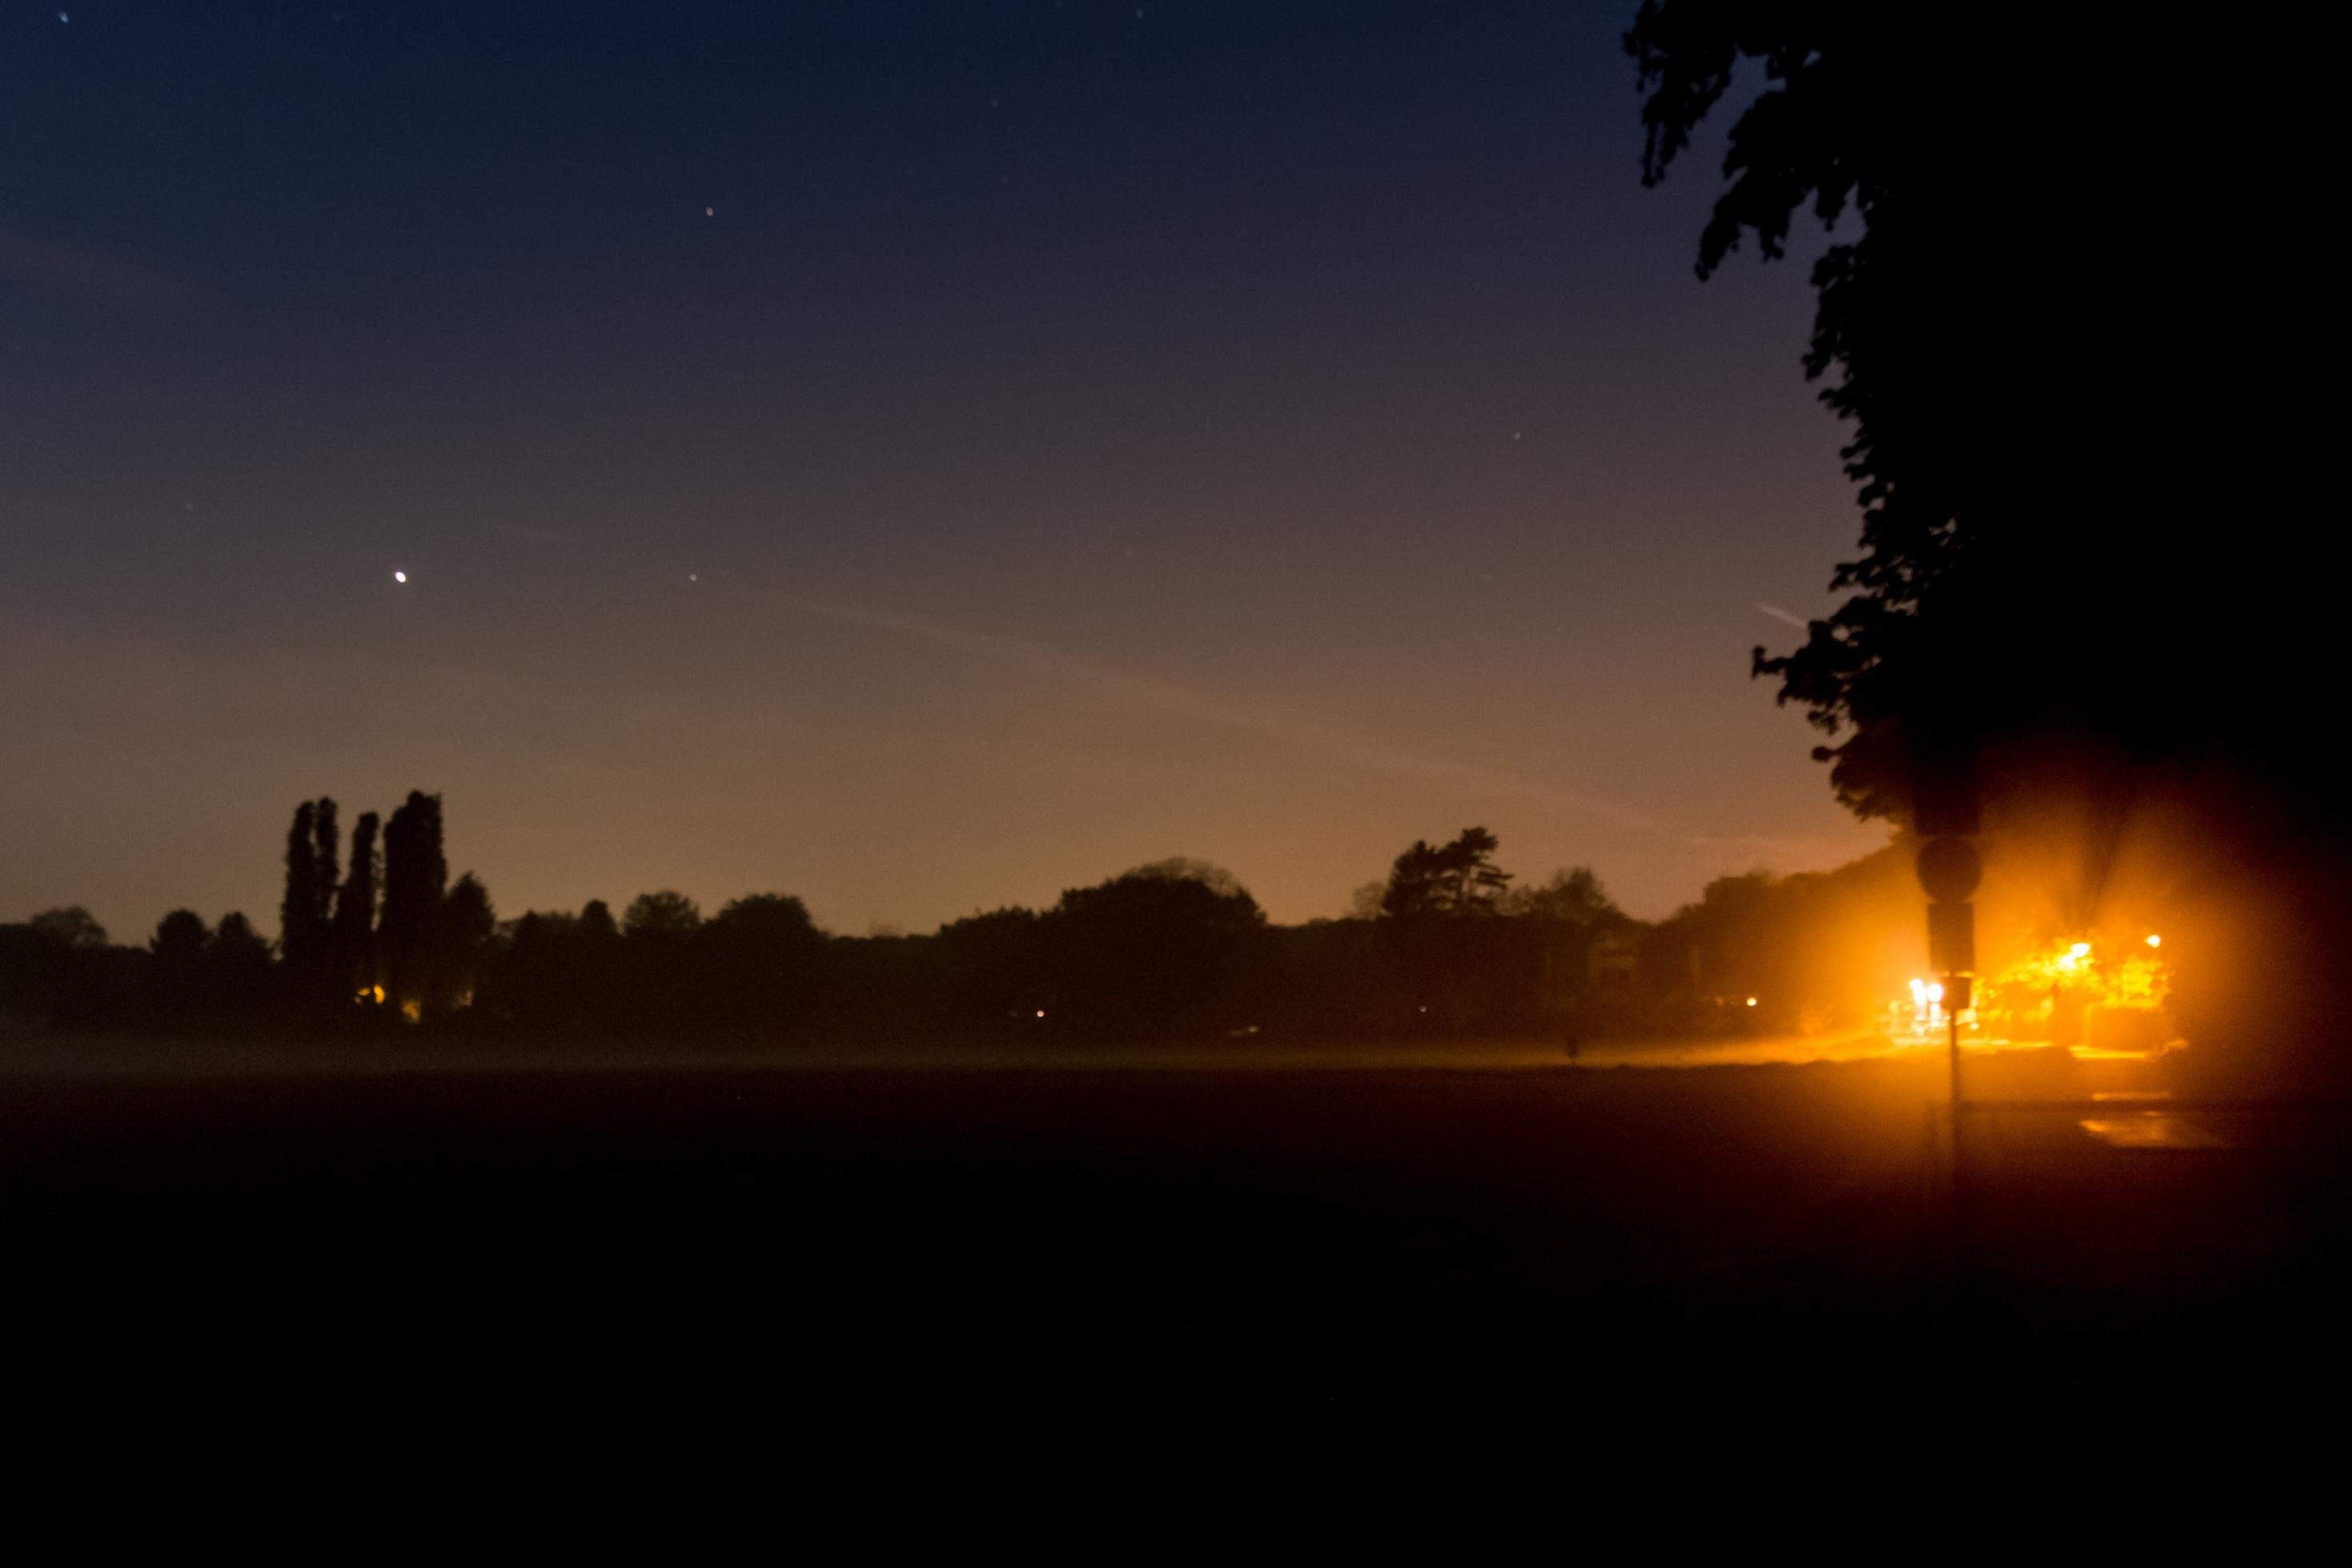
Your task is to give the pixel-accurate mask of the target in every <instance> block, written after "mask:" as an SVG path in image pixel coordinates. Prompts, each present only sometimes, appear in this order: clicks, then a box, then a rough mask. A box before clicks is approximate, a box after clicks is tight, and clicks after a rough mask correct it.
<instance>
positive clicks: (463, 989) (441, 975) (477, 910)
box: [426, 872, 499, 1011]
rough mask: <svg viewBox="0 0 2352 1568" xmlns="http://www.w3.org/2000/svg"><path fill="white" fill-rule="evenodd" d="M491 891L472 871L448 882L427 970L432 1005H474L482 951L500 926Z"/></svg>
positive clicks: (437, 913)
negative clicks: (447, 889) (429, 978)
mask: <svg viewBox="0 0 2352 1568" xmlns="http://www.w3.org/2000/svg"><path fill="white" fill-rule="evenodd" d="M498 924H499V922H498V913H497V911H496V910H495V909H493V908H492V907H491V904H490V894H489V890H488V888H485V887H484V886H483V885H482V883H481V880H480V879H479V878H478V877H477V876H475V875H474V873H472V872H467V873H465V874H464V875H463V876H461V877H459V878H458V879H457V881H456V882H454V883H450V884H449V891H448V892H447V893H446V894H443V895H442V897H441V902H440V904H439V905H438V906H437V907H436V909H435V910H434V912H433V922H432V929H431V939H430V951H429V953H428V955H427V957H426V970H427V973H428V974H429V975H430V977H431V980H430V985H429V991H428V994H429V996H430V998H431V999H432V1002H433V1004H434V1005H435V1006H436V1008H438V1009H442V1010H445V1011H446V1010H450V1009H457V1008H463V1007H468V1006H471V1005H472V1003H473V999H474V990H475V988H476V986H477V985H478V984H479V982H480V979H481V965H482V956H483V951H484V949H485V948H487V947H488V946H489V941H490V935H491V933H492V932H494V931H496V930H497V929H498Z"/></svg>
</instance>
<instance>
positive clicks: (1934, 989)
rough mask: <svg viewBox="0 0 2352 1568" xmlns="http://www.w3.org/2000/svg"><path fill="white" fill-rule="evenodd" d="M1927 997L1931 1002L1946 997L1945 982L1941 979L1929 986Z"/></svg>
mask: <svg viewBox="0 0 2352 1568" xmlns="http://www.w3.org/2000/svg"><path fill="white" fill-rule="evenodd" d="M1927 999H1928V1000H1929V1001H1931V1002H1940V1001H1942V1000H1943V999H1944V983H1943V982H1942V981H1941V980H1938V981H1937V982H1936V983H1935V984H1934V985H1931V986H1929V987H1928V988H1927Z"/></svg>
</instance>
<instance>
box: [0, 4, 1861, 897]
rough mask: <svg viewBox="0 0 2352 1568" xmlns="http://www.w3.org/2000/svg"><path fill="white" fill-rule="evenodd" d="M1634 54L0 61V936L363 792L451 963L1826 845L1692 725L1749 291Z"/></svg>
mask: <svg viewBox="0 0 2352 1568" xmlns="http://www.w3.org/2000/svg"><path fill="white" fill-rule="evenodd" d="M1630 9H1631V7H1630V5H1573V4H1570V5H1559V4H1554V5H1482V6H1454V5H1381V4H1369V3H1366V0H1352V3H1348V4H1328V5H1327V4H1313V3H1308V4H1286V5H1265V4H1239V3H1236V4H1223V3H1217V0H1181V3H1179V0H1171V3H1169V4H1157V5H1155V4H1146V5H1140V6H1139V5H1134V4H1131V3H1130V4H1126V5H1096V4H1087V3H1081V0H1066V3H1065V4H1062V5H1056V4H1055V3H1054V0H1034V3H1032V0H1019V3H1009V4H1002V5H973V4H965V5H907V4H890V3H885V0H864V3H860V4H839V5H799V6H784V5H709V4H663V5H646V4H637V5H549V6H540V7H531V6H520V5H492V4H474V5H446V6H436V5H418V4H401V5H365V4H350V5H341V6H340V7H336V6H330V5H318V6H312V5H303V6H293V5H228V4H224V5H203V6H190V5H160V4H158V5H129V4H93V5H74V4H67V5H64V6H63V7H62V10H63V12H64V14H65V17H66V19H64V20H60V16H59V10H60V8H59V7H58V6H54V5H51V6H28V5H7V6H5V8H4V9H0V136H5V145H6V149H7V156H6V157H5V160H0V353H5V363H6V374H5V377H0V544H5V556H0V660H5V663H0V671H5V674H0V683H5V684H0V727H5V730H6V731H7V732H8V734H9V737H10V739H9V742H8V750H7V763H6V778H5V795H6V798H7V799H6V805H7V809H6V811H5V821H0V917H4V918H17V917H21V916H22V915H23V914H25V913H26V912H28V911H29V910H30V909H32V908H36V907H39V906H42V905H45V904H52V903H58V902H64V901H68V900H79V901H82V902H87V903H89V904H90V905H91V906H92V907H93V909H94V910H95V911H96V912H97V913H98V914H99V915H100V918H101V919H103V920H105V921H107V922H108V923H109V924H110V925H113V926H114V927H115V928H116V931H117V935H118V936H132V935H135V934H137V933H138V932H141V931H143V930H144V928H145V927H146V926H147V925H149V924H151V923H152V921H153V920H154V919H155V918H156V916H158V915H161V914H162V913H163V911H164V910H165V909H167V908H169V907H171V906H173V904H181V903H188V904H196V905H197V906H198V907H200V908H201V909H203V910H204V912H205V914H206V915H217V914H218V913H219V912H220V911H221V909H222V908H225V907H227V906H230V905H233V904H234V905H242V906H244V907H246V908H247V909H248V910H249V911H251V912H253V913H254V914H256V915H257V916H259V915H268V914H269V913H270V912H271V911H273V910H274V907H275V898H276V895H275V876H276V871H275V866H274V856H275V854H276V852H277V846H278V839H279V837H280V836H281V835H282V832H283V821H284V818H285V815H286V813H287V811H288V810H290V808H291V805H292V803H293V802H294V801H295V800H298V799H299V798H302V797H304V796H309V795H316V794H320V793H325V794H331V795H333V796H335V797H337V798H338V799H339V800H341V801H343V803H344V807H345V810H346V813H347V814H348V813H350V812H352V811H355V810H360V809H363V808H366V807H369V806H375V807H388V806H389V805H391V804H392V803H394V801H395V800H396V799H397V797H398V795H399V793H400V792H402V791H404V790H405V789H408V788H410V787H412V786H417V787H422V788H425V789H440V790H443V791H446V796H447V802H448V815H449V821H450V834H451V843H450V852H451V857H452V860H453V862H455V865H456V867H457V868H463V867H467V866H471V867H474V868H475V869H477V870H478V871H479V872H480V873H482V875H483V876H484V878H485V879H486V880H487V881H488V883H489V885H490V887H491V890H492V893H493V894H494V895H496V896H497V898H498V899H499V905H500V910H501V913H502V914H507V915H514V914H520V912H521V911H522V909H523V908H525V907H527V906H532V905H537V906H541V907H547V906H564V907H570V906H575V905H577V904H579V903H580V902H582V901H583V900H584V899H586V898H589V897H595V896H603V897H605V898H608V899H611V900H613V901H614V903H615V904H618V903H619V902H620V901H622V900H625V899H626V898H627V897H629V896H631V895H632V894H635V893H637V892H639V891H643V890H645V889H646V888H650V887H656V886H667V885H675V886H677V887H680V888H682V889H684V890H685V891H687V892H688V893H689V894H694V895H696V896H698V897H699V898H701V899H703V900H704V901H705V903H706V904H715V903H717V902H719V901H721V900H723V899H724V898H726V897H728V896H731V895H732V894H738V893H742V892H747V891H752V890H758V889H768V888H775V889H779V890H782V891H788V892H796V893H800V894H803V895H804V896H806V897H807V898H808V900H809V902H810V904H811V906H812V908H813V909H814V912H815V913H816V915H818V917H819V918H820V920H822V921H824V922H825V923H827V924H829V925H833V926H834V927H835V928H836V929H845V930H863V929H865V928H866V926H867V925H870V924H872V923H875V922H893V923H897V924H900V925H908V926H910V927H917V928H919V927H924V926H928V925H930V924H932V923H934V922H936V921H938V920H940V919H941V918H945V917H950V916H953V915H958V914H962V913H967V912H969V911H970V910H971V909H973V908H975V907H980V906H983V905H993V904H1000V903H1004V902H1015V901H1018V902H1032V903H1034V902H1041V901H1045V900H1049V899H1050V898H1051V897H1052V896H1054V894H1055V893H1056V892H1057V891H1058V890H1059V889H1060V888H1062V887H1064V886H1067V885H1071V884H1074V883H1081V882H1087V881H1093V880H1097V879H1099V878H1100V877H1102V876H1105V875H1108V874H1110V873H1115V872H1118V871H1119V870H1121V869H1124V868H1125V867H1127V866H1129V865H1131V864H1134V863H1136V862H1140V861H1144V860H1150V859H1156V858H1160V857H1162V856H1165V855H1169V854H1175V853H1184V854H1192V855H1197V856H1201V857H1203V858H1207V859H1211V860H1213V861H1217V862H1221V863H1223V864H1226V865H1228V866H1229V867H1231V869H1232V870H1234V872H1235V873H1237V874H1238V875H1240V876H1241V878H1242V879H1243V881H1244V883H1247V884H1248V885H1249V886H1250V887H1251V888H1252V889H1253V890H1254V891H1255V892H1256V893H1257V894H1259V896H1260V897H1261V899H1262V900H1264V902H1265V904H1267V906H1268V908H1269V910H1270V911H1271V912H1272V913H1273V914H1274V915H1276V917H1277V918H1285V919H1298V918H1304V917H1307V916H1308V915H1316V914H1328V913H1337V912H1338V911H1339V909H1340V908H1341V907H1342V906H1343V905H1344V904H1345V902H1346V899H1347V896H1348V893H1349V889H1350V888H1351V887H1352V886H1354V885H1355V884H1356V883H1360V882H1363V881H1366V880H1369V879H1370V878H1372V877H1374V876H1377V875H1379V874H1380V873H1381V872H1382V870H1383V869H1384V868H1385V865H1386V863H1387V861H1388V859H1389V858H1390V857H1391V856H1392V855H1393V854H1394V853H1395V852H1396V851H1397V850H1398V849H1399V848H1401V847H1402V845H1403V844H1404V843H1405V842H1407V841H1410V840H1412V839H1413V838H1416V837H1434V836H1438V835H1443V834H1450V833H1452V832H1453V831H1454V830H1456V829H1458V828H1460V827H1461V826H1463V825H1464V824H1465V823H1468V822H1474V821H1475V822H1483V823H1485V824H1486V825H1487V826H1490V827H1492V828H1494V829H1495V830H1496V831H1497V832H1498V833H1500V834H1501V835H1502V839H1503V844H1504V855H1503V859H1504V861H1505V863H1506V864H1507V865H1510V866H1512V867H1514V868H1515V869H1517V870H1519V871H1521V872H1522V873H1530V874H1541V873H1545V872H1548V871H1549V870H1550V869H1551V868H1552V867H1553V866H1555V865H1558V864H1563V863H1572V862H1589V863H1591V864H1592V865H1594V866H1595V867H1596V868H1597V869H1598V870H1599V871H1600V872H1601V875H1602V876H1603V878H1604V880H1605V881H1606V882H1607V883H1609V884H1610V885H1611V886H1612V889H1614V890H1616V891H1617V892H1618V893H1619V894H1620V895H1621V897H1622V899H1623V901H1624V902H1625V903H1626V904H1628V905H1629V906H1630V907H1632V908H1633V909H1634V910H1635V911H1636V912H1638V913H1644V914H1657V913H1662V912H1664V910H1665V909H1667V908H1669V907H1671V906H1672V905H1673V904H1675V903H1677V902H1680V901H1681V900H1683V899H1685V898H1687V897H1690V896H1694V895H1695V894H1696V892H1697V890H1698V888H1699V886H1700V885H1701V884H1702V883H1703V882H1704V881H1705V880H1706V877H1707V876H1709V875H1712V874H1715V873H1719V872H1724V871H1730V870H1743V869H1747V868H1748V867H1750V866H1753V865H1757V864H1769V865H1774V866H1777V867H1780V868H1781V869H1799V868H1801V867H1808V866H1816V865H1822V864H1826V863H1832V862H1836V861H1838V860H1842V859H1843V858H1845V857H1847V856H1848V855H1850V854H1852V853H1853V852H1856V851H1858V850H1859V849H1861V848H1864V847H1867V846H1868V845H1869V844H1870V843H1871V842H1873V841H1874V834H1873V833H1871V832H1869V831H1866V830H1864V829H1862V828H1860V827H1858V826H1855V825H1853V824H1852V823H1850V822H1848V821H1845V820H1844V819H1843V816H1842V815H1841V814H1840V813H1839V812H1838V810H1836V808H1835V807H1834V806H1833V804H1832V802H1831V801H1830V800H1829V797H1828V792H1827V789H1826V786H1825V784H1824V782H1823V780H1822V777H1821V773H1820V770H1819V769H1818V768H1816V767H1815V766H1814V765H1813V764H1811V762H1810V761H1808V760H1807V758H1806V756H1805V750H1806V747H1807V745H1808V744H1809V737H1808V732H1807V731H1806V730H1805V729H1804V727H1803V726H1802V724H1801V722H1800V721H1799V720H1798V719H1797V717H1796V716H1793V715H1791V714H1789V713H1786V712H1780V711H1776V710H1775V709H1774V708H1773V706H1772V705H1771V702H1770V695H1769V690H1768V689H1767V688H1765V687H1763V686H1760V685H1754V684H1752V683H1750V682H1748V680H1747V679H1746V668H1745V666H1746V656H1747V650H1748V647H1749V646H1750V645H1751V644H1752V643H1756V642H1758V641H1759V640H1761V641H1770V642H1774V643H1780V642H1782V641H1785V640H1786V639H1787V638H1788V637H1790V635H1792V632H1790V628H1788V627H1787V626H1785V625H1782V624H1780V623H1779V622H1776V621H1775V620H1774V619H1772V618H1771V617H1770V615H1769V613H1768V612H1767V611H1765V610H1762V609H1759V605H1766V606H1771V607H1774V608H1776V609H1779V610H1781V611H1786V612H1797V613H1806V612H1817V611H1818V610H1819V609H1821V608H1822V606H1823V605H1824V603H1825V602H1826V601H1825V599H1824V597H1823V595H1822V592H1821V588H1822V583H1823V581H1824V580H1825V579H1826V577H1827V575H1828V571H1829V569H1830V567H1831V565H1832V562H1833V561H1834V560H1835V559H1839V558H1840V556H1841V555H1842V554H1843V552H1844V551H1845V550H1846V549H1848V547H1849V546H1850V543H1851V540H1852V538H1853V533H1854V531H1855V518H1854V514H1853V507H1852V502H1851V498H1850V496H1849V494H1848V492H1847V489H1846V487H1845V486H1844V485H1843V481H1842V480H1841V479H1840V477H1839V476H1838V473H1837V469H1836V447H1837V444H1838V439H1839V433H1838V430H1837V427H1836V426H1835V425H1834V424H1833V423H1832V422H1831V421H1830V419H1829V418H1828V416H1827V415H1826V414H1825V413H1822V412H1821V411H1820V410H1819V409H1818V408H1817V407H1816V406H1815V405H1814V404H1813V402H1812V401H1811V389H1810V388H1808V387H1807V386H1806V385H1805V384H1804V383H1803V382H1802V381H1801V376H1800V371H1799V366H1798V357H1799V353H1800V350H1801V346H1802V339H1803V333H1804V329H1805V324H1806V321H1807V319H1808V318H1809V314H1810V298H1809V297H1808V295H1807V293H1806V291H1805V288H1804V272H1803V265H1802V262H1801V260H1800V261H1798V262H1796V263H1794V264H1790V265H1783V266H1780V267H1770V268H1759V267H1755V266H1753V265H1746V266H1735V267H1730V268H1728V269H1727V270H1726V271H1725V272H1724V273H1723V274H1721V275H1719V276H1718V277H1717V278H1716V279H1715V280H1713V281H1711V282H1709V283H1708V284H1706V285H1705V286H1704V287H1702V286H1701V285H1699V284H1698V283H1697V282H1696V280H1695V279H1694V278H1693V277H1692V273H1691V266H1690V263H1691V259H1692V256H1693V251H1694V246H1695V240H1696V232H1697V228H1698V225H1699V223H1700V222H1701V219H1702V217H1703V214H1704V211H1705V207H1706V203H1707V201H1708V200H1709V199H1710V198H1711V195H1712V193H1713V182H1712V166H1713V163H1714V162H1715V160H1716V158H1717V156H1718V152H1717V149H1716V148H1713V147H1704V148H1702V149H1701V150H1700V156H1699V157H1698V158H1696V159H1694V160H1693V161H1692V162H1689V163H1688V164H1686V165H1685V166H1684V167H1682V168H1681V169H1679V170H1678V171H1677V175H1676V178H1675V180H1674V181H1673V182H1671V183H1669V184H1668V185H1667V186H1666V187H1665V188H1664V189H1663V190H1660V191H1655V192H1645V191H1643V189H1642V188H1641V185H1640V182H1639V179H1638V174H1637V169H1636V158H1637V153H1638V150H1639V145H1640V128H1639V122H1638V110H1639V103H1638V99H1637V98H1636V96H1635V92H1634V89H1633V75H1632V68H1631V63H1630V62H1629V61H1628V60H1627V59H1626V58H1625V57H1624V56H1623V55H1622V51H1621V50H1620V48H1619V47H1618V44H1617V37H1618V35H1619V34H1620V33H1621V32H1622V28H1623V26H1624V25H1625V22H1626V20H1627V18H1628V15H1629V14H1630ZM394 570H404V571H406V572H408V573H409V574H410V580H409V581H408V582H407V583H406V584H405V585H401V584H395V583H394V581H393V580H392V573H393V571H394ZM264 924H265V925H267V924H268V921H267V920H266V919H265V921H264Z"/></svg>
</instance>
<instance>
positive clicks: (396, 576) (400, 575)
mask: <svg viewBox="0 0 2352 1568" xmlns="http://www.w3.org/2000/svg"><path fill="white" fill-rule="evenodd" d="M392 580H393V581H394V582H406V581H407V580H408V574H407V573H406V572H404V571H395V572H394V573H393V574H392Z"/></svg>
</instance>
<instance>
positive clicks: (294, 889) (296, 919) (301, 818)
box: [278, 800, 327, 984]
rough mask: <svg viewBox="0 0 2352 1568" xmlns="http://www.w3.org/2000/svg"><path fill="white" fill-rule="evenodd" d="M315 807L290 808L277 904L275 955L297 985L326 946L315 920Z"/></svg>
mask: <svg viewBox="0 0 2352 1568" xmlns="http://www.w3.org/2000/svg"><path fill="white" fill-rule="evenodd" d="M317 824H318V806H317V805H316V803H315V802H312V801H310V800H305V801H303V802H302V803H301V804H300V805H299V806H297V807H295V808H294V822H293V825H292V826H291V827H289V829H287V831H286V893H285V896H284V897H283V898H281V899H280V900H279V901H278V956H280V957H281V958H282V959H283V960H284V961H285V964H286V967H287V969H288V970H289V972H290V973H292V974H293V975H295V976H296V977H297V983H298V984H299V982H300V980H301V979H303V978H306V977H310V976H312V975H314V974H315V973H316V972H317V969H318V963H319V956H320V953H321V952H322V951H323V950H324V948H325V946H326V936H327V933H326V930H325V927H324V925H322V924H321V922H320V918H319V907H320V902H321V896H320V889H321V887H322V885H323V883H321V881H320V874H319V847H318V833H317Z"/></svg>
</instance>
